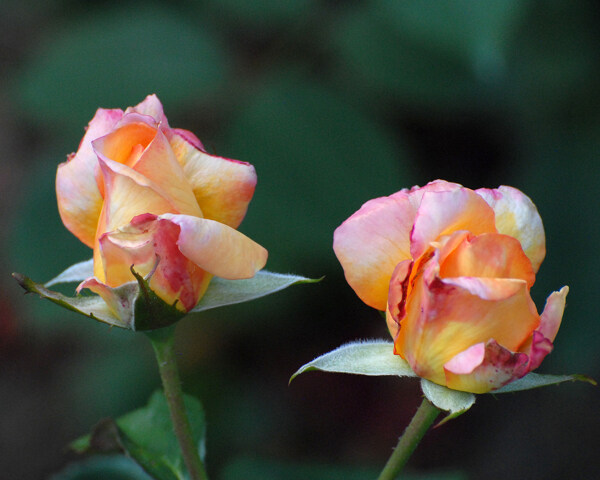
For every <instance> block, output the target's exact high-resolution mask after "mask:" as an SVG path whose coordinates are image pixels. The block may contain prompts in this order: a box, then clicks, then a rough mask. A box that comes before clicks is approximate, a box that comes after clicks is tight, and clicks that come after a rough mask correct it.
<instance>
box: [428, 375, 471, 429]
mask: <svg viewBox="0 0 600 480" xmlns="http://www.w3.org/2000/svg"><path fill="white" fill-rule="evenodd" d="M421 390H423V394H424V395H425V396H426V397H427V399H428V400H429V401H430V402H431V403H433V404H434V405H435V406H436V407H437V408H439V409H440V410H445V411H447V412H449V415H448V416H447V417H446V418H444V419H443V420H442V421H441V422H440V423H438V426H439V425H442V424H443V423H446V422H447V421H448V420H451V419H453V418H456V417H458V416H459V415H462V414H463V413H465V412H466V411H467V410H468V409H469V408H471V407H472V406H473V404H474V403H475V395H474V394H472V393H468V392H460V391H458V390H452V389H450V388H447V387H444V386H442V385H438V384H437V383H433V382H430V381H429V380H426V379H425V378H421Z"/></svg>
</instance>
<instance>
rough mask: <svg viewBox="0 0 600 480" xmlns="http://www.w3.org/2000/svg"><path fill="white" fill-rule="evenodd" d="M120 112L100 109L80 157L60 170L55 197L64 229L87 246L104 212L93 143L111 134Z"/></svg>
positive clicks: (79, 153)
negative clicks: (102, 211) (102, 210)
mask: <svg viewBox="0 0 600 480" xmlns="http://www.w3.org/2000/svg"><path fill="white" fill-rule="evenodd" d="M122 116H123V112H122V111H121V110H105V109H99V110H98V111H97V112H96V115H95V116H94V118H93V119H92V120H91V121H90V123H89V125H88V128H87V131H86V133H85V135H84V137H83V139H82V141H81V144H80V145H79V150H78V151H77V153H76V154H75V155H73V156H71V157H70V158H69V160H67V162H65V163H61V164H60V165H59V166H58V171H57V173H56V197H57V200H58V211H59V213H60V217H61V219H62V221H63V223H64V224H65V226H66V227H67V228H68V229H69V230H70V231H71V232H72V233H73V234H74V235H75V236H76V237H77V238H79V240H81V241H82V242H83V243H84V244H86V245H87V246H89V247H93V245H94V239H95V235H96V226H97V225H98V218H99V217H100V211H101V209H102V194H101V192H100V190H99V188H98V185H97V183H96V172H97V171H98V157H97V156H96V154H95V153H94V151H93V149H92V145H91V142H92V140H94V139H96V138H98V137H100V136H102V135H105V134H106V133H108V132H109V131H110V130H111V129H112V128H113V127H114V125H115V124H116V123H117V122H118V121H119V120H120V119H121V117H122Z"/></svg>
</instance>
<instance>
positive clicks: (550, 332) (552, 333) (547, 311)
mask: <svg viewBox="0 0 600 480" xmlns="http://www.w3.org/2000/svg"><path fill="white" fill-rule="evenodd" d="M568 293H569V287H567V286H565V287H562V288H561V289H560V290H559V291H558V292H552V293H551V294H550V296H549V297H548V299H547V300H546V306H545V307H544V311H543V312H542V314H541V315H540V326H539V328H538V329H537V330H538V331H539V332H540V333H541V334H542V335H543V336H544V337H545V338H547V339H548V340H550V341H551V342H553V341H554V339H555V338H556V334H557V333H558V329H559V328H560V323H561V321H562V317H563V313H564V311H565V304H566V301H567V294H568Z"/></svg>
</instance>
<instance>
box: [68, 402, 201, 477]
mask: <svg viewBox="0 0 600 480" xmlns="http://www.w3.org/2000/svg"><path fill="white" fill-rule="evenodd" d="M184 402H185V407H186V412H187V415H188V418H189V420H190V424H191V428H192V436H193V438H194V441H195V443H196V445H198V451H199V453H200V456H201V457H203V456H204V452H205V444H204V441H205V434H206V423H205V419H204V410H203V409H202V405H201V404H200V402H199V401H198V400H197V399H196V398H194V397H191V396H188V395H184ZM71 448H72V449H73V450H75V451H76V452H78V453H86V452H115V451H118V452H121V453H124V454H127V455H128V456H130V457H131V458H133V459H134V460H135V461H136V462H137V463H138V464H139V465H140V466H141V467H142V468H143V469H144V470H145V471H146V472H147V473H148V474H150V475H151V476H152V477H153V478H155V479H157V480H182V479H184V478H187V477H186V475H187V473H186V469H185V464H184V460H183V457H182V455H181V451H180V449H179V443H178V442H177V438H176V437H175V434H174V432H173V425H172V423H171V418H170V414H169V406H168V404H167V401H166V399H165V396H164V394H163V393H162V392H160V391H157V392H155V393H154V394H153V395H152V396H151V397H150V401H149V402H148V405H147V406H145V407H143V408H140V409H139V410H135V411H133V412H131V413H128V414H126V415H124V416H122V417H120V418H118V419H117V420H116V421H113V420H111V419H106V420H103V421H101V422H100V423H98V425H96V427H94V430H93V431H92V433H91V435H87V436H85V437H81V438H79V439H77V440H75V441H74V442H73V443H72V444H71Z"/></svg>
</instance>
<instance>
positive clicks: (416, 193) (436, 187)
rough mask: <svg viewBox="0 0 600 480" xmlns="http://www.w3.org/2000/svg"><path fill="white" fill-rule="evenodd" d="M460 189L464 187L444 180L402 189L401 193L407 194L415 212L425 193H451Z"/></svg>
mask: <svg viewBox="0 0 600 480" xmlns="http://www.w3.org/2000/svg"><path fill="white" fill-rule="evenodd" d="M461 188H464V187H463V186H462V185H460V184H459V183H454V182H447V181H446V180H434V181H432V182H429V183H428V184H427V185H424V186H423V187H419V186H414V187H412V188H410V189H408V188H405V189H402V190H401V192H403V193H408V198H409V199H410V203H411V204H412V205H413V207H414V208H415V210H416V209H418V208H419V205H421V200H423V195H424V194H425V193H426V192H452V191H454V190H460V189H461Z"/></svg>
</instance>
